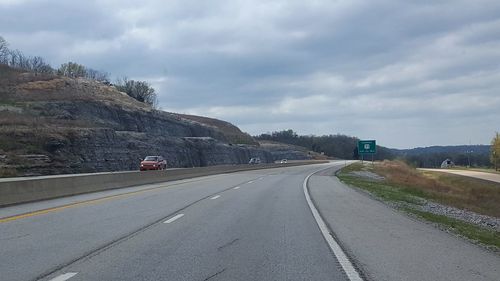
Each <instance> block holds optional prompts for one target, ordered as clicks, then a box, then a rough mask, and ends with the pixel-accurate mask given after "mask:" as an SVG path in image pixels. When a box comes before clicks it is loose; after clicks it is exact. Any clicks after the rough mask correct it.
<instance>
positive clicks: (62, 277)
mask: <svg viewBox="0 0 500 281" xmlns="http://www.w3.org/2000/svg"><path fill="white" fill-rule="evenodd" d="M76 274H78V272H68V273H64V274H61V275H59V276H57V277H55V278H52V279H50V281H65V280H68V279H70V278H71V277H73V276H75V275H76Z"/></svg>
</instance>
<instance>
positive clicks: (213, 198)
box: [210, 195, 220, 200]
mask: <svg viewBox="0 0 500 281" xmlns="http://www.w3.org/2000/svg"><path fill="white" fill-rule="evenodd" d="M219 197H220V195H215V196H214V197H212V198H210V200H215V199H217V198H219Z"/></svg>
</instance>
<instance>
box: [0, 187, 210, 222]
mask: <svg viewBox="0 0 500 281" xmlns="http://www.w3.org/2000/svg"><path fill="white" fill-rule="evenodd" d="M202 180H203V179H198V180H191V181H185V182H180V183H173V184H169V185H162V186H158V187H151V188H145V189H141V190H136V191H130V192H126V193H121V194H115V195H110V196H106V197H102V198H96V199H90V200H85V201H81V202H76V203H71V204H67V205H63V206H59V207H53V208H47V209H42V210H38V211H34V212H29V213H25V214H20V215H14V216H10V217H4V218H0V223H4V222H9V221H15V220H19V219H24V218H29V217H34V216H39V215H43V214H47V213H52V212H57V211H62V210H64V209H69V208H74V207H78V206H87V205H92V204H97V203H100V202H105V201H108V200H113V199H118V198H121V197H128V196H132V195H136V194H140V193H145V192H150V191H155V190H157V189H162V188H168V187H172V186H177V185H182V184H187V183H193V182H198V181H202ZM78 195H80V194H78Z"/></svg>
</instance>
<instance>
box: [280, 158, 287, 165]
mask: <svg viewBox="0 0 500 281" xmlns="http://www.w3.org/2000/svg"><path fill="white" fill-rule="evenodd" d="M287 162H288V160H286V159H281V161H280V163H281V164H286V163H287Z"/></svg>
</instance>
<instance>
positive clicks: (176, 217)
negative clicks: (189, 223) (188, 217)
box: [163, 214, 184, 223]
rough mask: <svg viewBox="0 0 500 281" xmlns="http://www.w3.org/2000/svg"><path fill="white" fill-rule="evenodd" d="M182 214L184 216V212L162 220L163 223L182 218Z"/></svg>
mask: <svg viewBox="0 0 500 281" xmlns="http://www.w3.org/2000/svg"><path fill="white" fill-rule="evenodd" d="M183 216H184V214H178V215H176V216H173V217H171V218H169V219H168V220H166V221H164V222H163V223H172V222H174V221H176V220H178V219H180V218H182V217H183Z"/></svg>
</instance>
